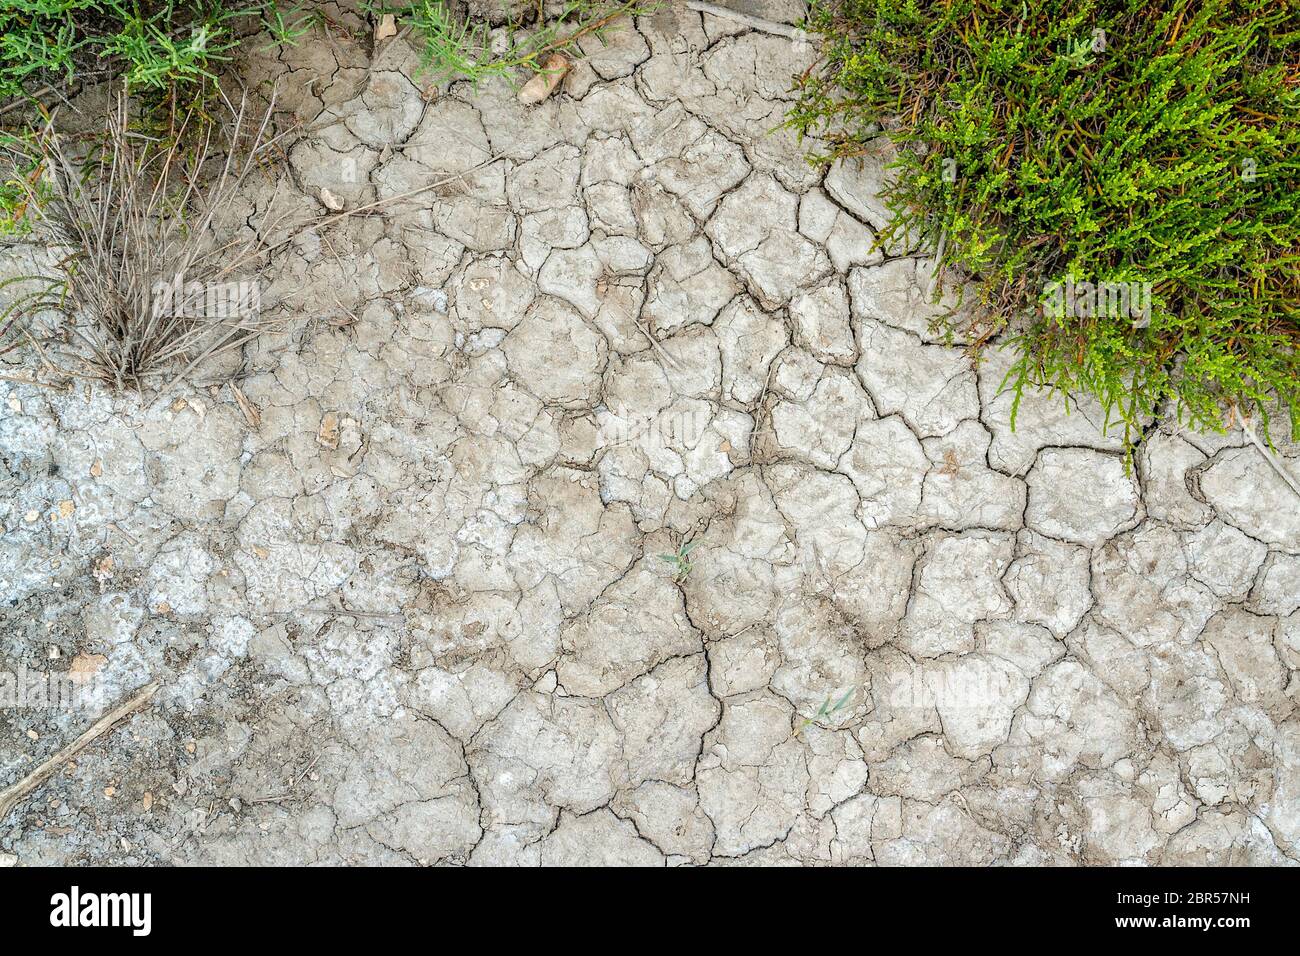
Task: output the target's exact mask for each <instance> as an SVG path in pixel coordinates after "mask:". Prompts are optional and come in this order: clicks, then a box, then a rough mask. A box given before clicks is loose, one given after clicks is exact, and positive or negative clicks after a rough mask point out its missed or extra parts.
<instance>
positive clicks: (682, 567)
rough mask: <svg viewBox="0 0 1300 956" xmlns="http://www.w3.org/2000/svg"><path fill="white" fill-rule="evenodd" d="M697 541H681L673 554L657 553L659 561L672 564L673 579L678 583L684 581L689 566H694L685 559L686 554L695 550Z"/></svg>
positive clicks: (689, 569) (689, 571)
mask: <svg viewBox="0 0 1300 956" xmlns="http://www.w3.org/2000/svg"><path fill="white" fill-rule="evenodd" d="M699 543H700V542H699V541H698V540H694V541H689V540H688V541H683V542H682V543H681V546H680V547H678V549H677V551H676V552H675V553H674V554H661V555H659V560H660V561H667V562H668V563H669V564H671V565H672V566H673V580H674V581H676V582H677V583H678V584H681V583H682V582H683V581H685V580H686V576H687V575H688V574H690V573H691V568H693V567H695V565H693V564H691V562H690V561H688V560H687V556H688V555H689V554H690V553H691V552H692V551H693V550H695V546H696V545H697V544H699Z"/></svg>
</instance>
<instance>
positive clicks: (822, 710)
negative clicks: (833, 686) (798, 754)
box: [794, 687, 853, 737]
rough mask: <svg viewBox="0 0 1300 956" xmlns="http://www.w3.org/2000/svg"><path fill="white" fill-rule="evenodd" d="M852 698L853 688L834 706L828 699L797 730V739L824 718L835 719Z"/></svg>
mask: <svg viewBox="0 0 1300 956" xmlns="http://www.w3.org/2000/svg"><path fill="white" fill-rule="evenodd" d="M852 696H853V688H852V687H850V688H849V692H848V693H847V694H845V695H844V696H843V697H841V698H840V699H839V700H837V701H836V702H835V703H834V704H832V703H831V699H830V698H829V697H827V698H826V700H825V701H823V702H822V705H821V706H820V707H818V708H817V713H815V714H813V715H812V716H811V717H809V718H807V719H805V720H804V722H803V723H802V724H800V725H799V727H798V729H797V730H795V732H794V733H795V736H796V737H797V736H798V735H799V734H801V733H803V731H804V730H806V729H807V728H808V726H809V725H810V724H812V723H813V722H814V721H816V720H820V719H821V718H823V717H827V718H829V717H833V716H834V715H835V714H837V713H838V712H839V711H840V710H842V709H843V707H844V705H845V704H847V703H848V702H849V698H850V697H852Z"/></svg>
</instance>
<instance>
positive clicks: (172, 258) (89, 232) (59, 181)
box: [0, 92, 282, 389]
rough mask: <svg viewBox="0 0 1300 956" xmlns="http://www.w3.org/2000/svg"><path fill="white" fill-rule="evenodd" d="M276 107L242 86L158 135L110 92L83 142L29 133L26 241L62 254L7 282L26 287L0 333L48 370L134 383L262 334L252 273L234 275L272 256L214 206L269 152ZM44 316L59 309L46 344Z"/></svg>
mask: <svg viewBox="0 0 1300 956" xmlns="http://www.w3.org/2000/svg"><path fill="white" fill-rule="evenodd" d="M274 108H275V99H274V97H272V98H271V101H270V103H269V104H268V105H267V106H266V108H265V109H254V108H253V106H252V104H251V103H250V97H249V95H248V93H247V92H244V93H242V94H241V95H240V98H239V100H238V102H232V100H231V99H230V98H228V97H226V96H225V95H224V94H222V95H221V96H220V97H219V100H218V102H217V103H216V104H215V106H214V108H213V110H212V111H211V112H205V113H203V114H199V113H198V112H197V111H196V112H191V113H189V114H187V115H185V116H183V117H180V118H178V122H177V123H176V124H175V125H174V128H173V129H172V130H171V131H169V132H168V133H167V134H165V135H157V134H154V133H151V132H149V131H148V130H147V129H143V128H140V126H139V124H137V123H136V122H135V119H134V115H133V108H132V103H131V101H130V100H129V98H128V97H127V96H126V95H125V94H120V95H119V96H118V97H117V99H116V102H115V105H114V108H113V109H111V110H110V111H109V113H108V116H107V118H106V121H105V124H104V129H103V133H102V135H99V136H95V137H93V138H92V140H91V142H90V143H89V145H88V144H87V143H85V142H84V141H83V140H79V139H77V138H75V137H72V136H69V135H66V134H63V133H59V132H56V131H55V129H54V125H53V123H52V122H50V123H47V125H46V126H45V128H44V129H43V130H42V131H41V132H40V133H39V135H38V136H37V137H36V138H35V142H36V144H37V146H38V148H39V154H40V164H41V169H42V172H41V175H39V176H34V177H30V178H29V179H28V180H25V183H26V188H27V190H28V193H29V195H28V208H29V209H31V210H34V211H35V212H34V216H35V218H36V220H37V222H36V229H35V232H34V234H33V236H32V238H33V239H40V240H43V241H45V242H46V243H48V244H50V246H51V247H52V248H56V249H58V250H59V252H60V254H61V256H62V258H61V259H60V260H59V262H58V265H57V267H56V268H55V269H54V270H53V274H51V275H34V276H18V277H14V278H13V279H10V280H6V281H8V282H10V283H14V284H15V287H17V288H19V289H21V290H22V291H21V292H20V294H19V295H18V296H17V298H16V299H14V300H13V301H12V302H11V304H10V305H9V307H8V308H7V309H6V310H5V311H4V312H2V313H0V333H3V332H4V330H5V329H6V328H14V329H15V331H16V332H17V334H18V335H19V336H21V337H22V338H23V339H25V340H26V342H27V344H29V345H30V346H32V347H33V349H34V351H35V352H36V353H37V354H38V356H39V358H40V360H41V362H42V364H43V365H45V367H46V370H47V372H51V373H55V374H59V373H62V374H65V375H71V376H77V377H83V378H91V379H98V380H100V381H102V382H104V383H105V384H108V385H111V386H113V387H115V388H136V389H143V388H145V387H148V386H154V385H157V384H158V379H159V378H166V379H167V381H166V383H165V384H170V383H172V382H174V381H176V380H177V379H179V378H182V377H184V376H185V375H187V374H188V373H189V372H191V371H193V369H194V368H195V367H197V366H198V365H199V364H200V363H202V362H204V361H205V360H207V359H211V358H213V357H215V356H217V355H220V354H222V353H224V352H227V351H230V350H232V349H236V348H239V347H240V346H242V345H244V344H245V343H247V342H248V341H249V340H250V339H252V338H254V337H255V336H257V335H258V334H260V333H262V332H264V331H266V330H267V328H268V327H269V325H270V323H268V322H267V321H265V320H264V319H262V317H261V316H260V314H259V312H258V308H257V306H258V305H259V302H260V300H259V299H258V296H257V294H256V290H257V289H258V286H257V285H256V282H257V278H256V274H253V275H252V276H246V275H244V274H243V273H242V272H241V270H245V269H247V268H248V267H250V266H252V267H255V266H256V265H257V264H259V263H260V262H261V261H262V260H263V259H264V256H265V254H266V252H267V251H269V250H268V249H267V248H265V247H264V246H263V245H262V243H261V240H260V239H259V238H258V236H257V235H256V234H254V232H253V231H252V230H249V229H247V228H227V227H224V226H223V225H222V224H221V223H220V221H219V213H221V211H222V210H223V209H226V208H227V207H229V206H230V205H231V204H232V203H234V202H235V200H236V196H237V193H238V192H239V190H240V187H241V185H242V184H243V183H244V182H245V181H246V180H247V179H248V178H249V176H250V175H252V174H253V173H254V171H256V170H257V169H258V168H259V167H260V166H261V165H262V164H264V163H265V162H267V161H268V160H269V159H270V158H271V157H272V154H273V151H275V150H276V149H277V147H278V144H279V141H280V139H281V138H282V136H281V135H272V133H271V131H270V128H271V117H272V114H273V112H274ZM226 231H228V232H230V233H232V234H231V235H223V232H226ZM0 291H3V290H0ZM248 291H251V292H252V293H253V294H252V295H247V294H243V293H246V292H248ZM232 293H237V294H232ZM41 313H58V314H59V315H61V316H62V317H63V321H62V322H60V323H59V324H58V327H57V328H56V329H53V330H47V332H52V333H54V334H53V336H52V337H47V338H45V340H44V341H42V336H41V335H40V334H38V333H37V332H36V331H35V325H34V324H33V322H32V321H31V320H32V319H35V318H36V317H38V316H39V315H40V314H41Z"/></svg>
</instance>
